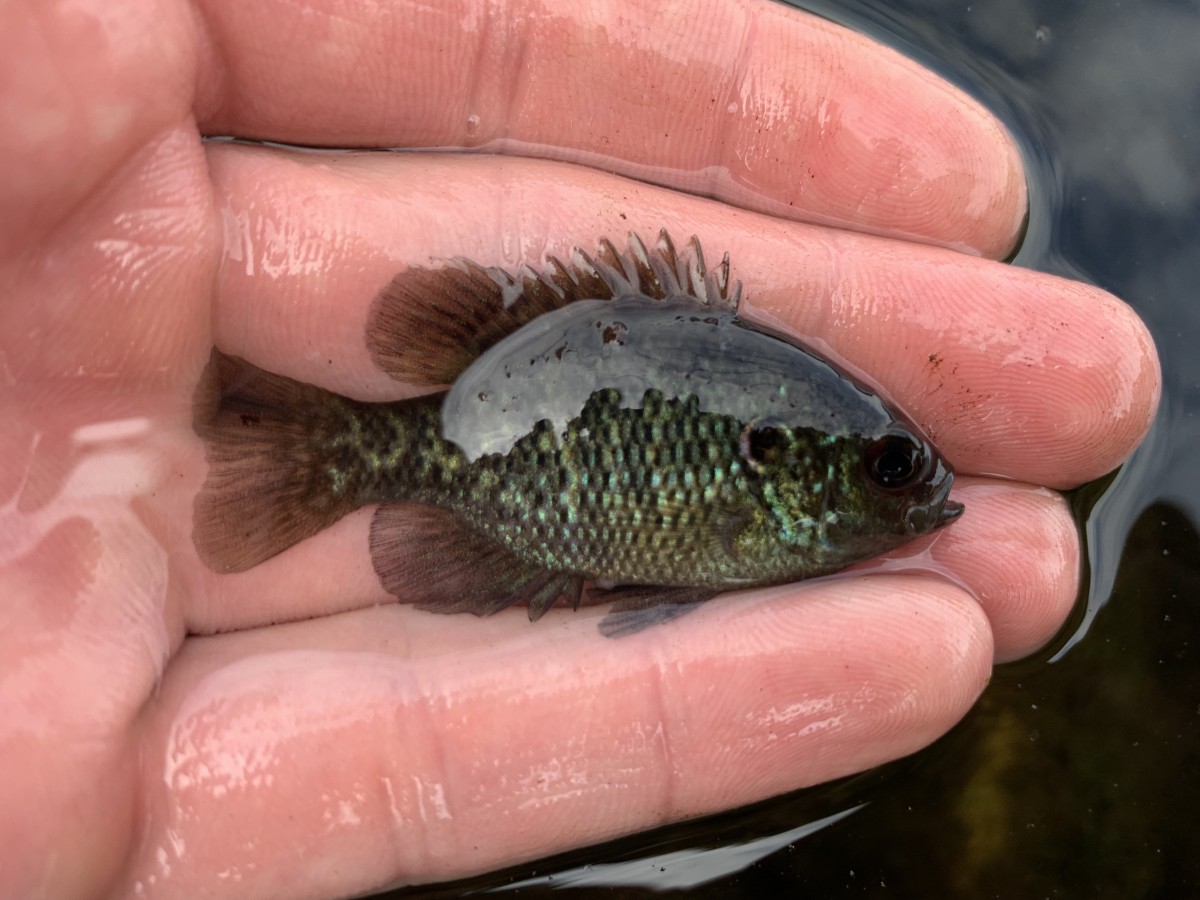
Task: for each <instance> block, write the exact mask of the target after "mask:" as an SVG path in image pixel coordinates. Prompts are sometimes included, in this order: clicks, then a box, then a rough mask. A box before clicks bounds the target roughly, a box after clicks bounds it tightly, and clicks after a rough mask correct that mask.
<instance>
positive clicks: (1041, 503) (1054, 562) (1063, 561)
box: [851, 478, 1081, 663]
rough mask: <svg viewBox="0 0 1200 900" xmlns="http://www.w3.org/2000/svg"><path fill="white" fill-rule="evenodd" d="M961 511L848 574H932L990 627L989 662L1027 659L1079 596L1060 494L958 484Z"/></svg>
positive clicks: (1071, 525) (1073, 541) (1074, 537)
mask: <svg viewBox="0 0 1200 900" xmlns="http://www.w3.org/2000/svg"><path fill="white" fill-rule="evenodd" d="M954 499H955V500H957V501H959V502H961V503H962V504H963V505H964V506H965V507H966V512H965V513H964V515H963V516H962V518H961V519H959V520H958V521H956V522H955V523H954V527H953V528H947V529H944V530H942V531H939V532H937V534H935V535H934V536H932V538H930V539H927V540H922V541H917V542H915V543H913V544H909V545H907V546H906V547H902V548H900V549H899V550H897V551H893V552H892V553H889V554H887V555H886V556H885V557H884V558H882V559H880V560H873V561H870V562H866V563H863V564H861V565H859V566H855V567H854V568H853V569H852V570H851V572H853V573H856V574H869V573H873V572H880V571H888V572H893V571H910V570H912V569H915V570H916V571H923V572H937V573H940V574H941V575H942V576H943V577H945V578H947V579H948V580H950V581H952V582H953V583H955V584H958V585H960V586H961V587H963V588H964V589H966V590H967V591H968V593H970V594H971V595H972V596H973V597H975V599H976V600H977V601H978V602H979V604H980V606H981V607H982V609H983V611H984V613H985V614H986V615H987V617H988V622H990V623H991V628H992V636H993V640H994V643H995V655H996V662H998V663H1001V662H1008V661H1010V660H1014V659H1020V658H1021V657H1024V656H1028V655H1029V654H1030V653H1033V652H1034V651H1035V650H1037V649H1039V648H1040V647H1042V646H1044V645H1045V644H1046V642H1047V641H1049V640H1050V639H1051V638H1052V637H1053V636H1054V634H1055V632H1057V631H1058V630H1059V629H1060V628H1062V626H1063V623H1064V622H1065V621H1066V619H1067V616H1068V615H1069V614H1070V612H1071V609H1072V607H1073V606H1074V605H1075V602H1076V600H1077V599H1078V596H1079V573H1080V562H1081V558H1080V539H1079V529H1078V527H1077V526H1076V524H1075V521H1074V519H1073V518H1072V517H1071V511H1070V509H1069V507H1068V506H1067V502H1066V500H1065V499H1064V498H1063V497H1062V495H1061V494H1056V493H1055V492H1053V491H1050V490H1047V489H1045V488H1039V487H1033V486H1031V485H1022V484H1016V483H1014V482H1001V481H993V480H987V479H979V478H960V479H958V480H956V481H955V484H954Z"/></svg>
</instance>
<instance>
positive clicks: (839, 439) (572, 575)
mask: <svg viewBox="0 0 1200 900" xmlns="http://www.w3.org/2000/svg"><path fill="white" fill-rule="evenodd" d="M740 296H741V284H740V282H735V281H731V280H730V275H729V257H728V254H726V256H725V258H724V260H723V261H722V262H721V264H720V265H719V266H717V267H715V268H714V269H712V270H711V271H710V270H709V269H707V268H706V266H705V263H704V257H703V253H702V251H701V248H700V244H699V242H698V241H697V239H696V238H695V237H693V238H692V239H691V241H690V242H689V243H688V245H687V247H686V249H685V252H684V253H683V254H678V253H677V252H676V250H675V247H674V245H673V244H672V241H671V239H670V237H669V236H668V234H667V233H666V232H665V231H663V232H662V233H661V234H660V235H659V240H658V242H657V244H656V245H655V247H654V249H653V250H652V251H651V250H647V249H646V247H645V245H644V244H643V243H642V241H641V240H640V239H639V238H638V237H637V236H636V235H630V237H629V241H628V249H627V251H625V252H620V251H618V250H617V249H616V247H614V246H613V244H611V243H610V242H609V241H607V240H602V241H601V242H600V246H599V251H598V252H597V254H596V257H595V258H594V259H593V258H592V257H591V256H589V255H588V254H587V253H585V252H583V251H582V250H579V249H576V250H574V251H573V252H572V254H571V256H570V258H569V261H568V262H567V263H566V264H563V263H561V262H559V261H558V260H557V259H555V258H553V257H551V258H549V259H547V261H546V264H545V266H544V267H543V269H542V270H541V271H540V272H539V271H535V270H533V269H531V268H529V267H527V266H526V267H522V268H521V270H520V271H518V272H517V273H516V274H515V275H510V274H509V273H507V272H505V271H503V270H501V269H496V268H484V267H482V266H479V265H477V264H475V263H473V262H471V261H469V260H466V259H462V258H457V259H454V260H451V261H449V262H448V263H445V264H442V265H438V266H435V267H432V268H420V267H415V268H410V269H408V270H406V271H404V272H401V273H400V274H399V275H397V276H396V277H395V278H394V279H393V280H392V282H391V283H390V284H388V285H387V287H385V288H384V290H383V291H382V292H381V293H380V294H379V296H378V297H377V298H376V299H375V301H374V303H373V305H372V307H371V310H370V315H369V319H368V327H367V333H366V343H367V347H368V349H369V351H370V354H371V357H372V359H373V360H374V362H375V363H376V365H378V366H379V367H380V368H381V369H382V370H383V371H385V372H387V373H388V374H389V375H391V376H393V377H395V378H396V379H398V380H400V381H403V382H406V383H409V384H418V385H428V386H438V387H440V388H443V390H441V391H439V392H437V393H431V394H428V395H426V396H422V397H418V398H415V399H409V400H401V401H398V402H393V403H366V402H362V401H359V400H353V399H350V398H348V397H343V396H339V395H336V394H333V393H331V392H329V391H325V390H323V389H321V388H318V387H314V386H312V385H308V384H303V383H301V382H298V381H294V380H292V379H289V378H286V377H284V376H281V375H276V374H272V373H270V372H266V371H263V370H262V369H259V368H256V367H255V366H253V365H251V364H250V363H248V362H245V361H244V360H241V359H237V358H235V357H232V356H227V355H225V354H223V353H221V352H220V351H219V350H217V349H216V348H214V349H213V352H212V357H211V359H210V361H209V364H208V366H207V368H206V369H205V371H204V374H203V376H202V378H201V382H200V385H199V387H198V388H197V391H196V398H195V419H194V426H195V430H196V433H197V434H198V435H199V436H200V437H201V438H203V440H204V442H205V445H206V451H207V458H208V463H209V472H208V478H207V480H206V481H205V484H204V486H203V488H202V490H201V492H200V494H199V495H198V496H197V498H196V501H195V522H194V531H193V540H194V543H195V546H196V550H197V552H198V554H199V556H200V559H201V560H203V562H204V563H205V564H206V565H208V566H209V567H210V568H211V569H213V570H215V571H217V572H242V571H245V570H246V569H249V568H251V567H253V566H255V565H258V564H259V563H261V562H263V561H264V560H266V559H269V558H270V557H272V556H275V555H276V554H278V553H281V552H283V551H284V550H286V549H287V548H289V547H291V546H292V545H294V544H296V543H297V542H299V541H302V540H304V539H305V538H307V537H310V536H311V535H313V534H316V533H317V532H318V531H321V530H322V529H323V528H326V527H328V526H329V525H331V524H332V523H333V522H335V521H337V520H338V519H339V518H340V517H342V516H344V515H345V514H347V513H349V512H351V511H352V510H355V509H357V508H359V507H362V506H368V505H376V504H378V509H377V510H376V512H375V514H374V519H373V520H372V524H371V533H370V552H371V559H372V563H373V565H374V568H375V571H376V573H377V574H378V576H379V579H380V582H381V583H382V585H383V587H384V588H385V589H386V590H387V591H388V592H390V593H391V594H393V595H395V596H396V597H398V598H399V599H400V600H402V601H406V602H411V603H414V604H416V606H418V607H419V608H421V609H427V610H433V611H435V612H443V613H454V612H471V613H475V614H476V615H488V614H491V613H494V612H497V611H498V610H502V609H504V608H506V607H508V606H510V605H512V604H516V603H523V604H525V605H526V606H527V608H528V612H529V618H530V619H531V620H535V619H537V618H539V617H540V616H541V615H542V614H543V613H545V612H546V610H548V609H550V608H551V607H552V606H554V605H556V604H557V603H560V602H564V601H565V602H566V603H567V604H569V605H571V606H572V607H575V608H578V606H579V605H580V603H581V602H588V603H598V602H606V601H612V602H613V607H612V610H611V612H610V614H609V615H608V617H607V618H605V619H604V620H603V622H602V623H601V631H602V632H603V633H605V634H608V635H611V636H615V635H619V634H625V633H629V632H632V631H636V630H639V629H640V628H643V627H645V626H647V625H650V624H653V623H655V622H661V621H665V620H667V619H670V618H673V617H674V616H676V615H679V614H680V613H682V612H685V611H687V610H689V609H691V608H693V607H694V606H695V605H696V604H698V603H700V602H702V601H704V600H707V599H709V598H711V597H712V596H714V595H716V594H717V593H720V592H721V591H726V590H735V589H739V588H746V587H751V586H754V585H768V584H779V583H783V582H789V581H796V580H799V579H802V578H810V577H814V576H818V575H825V574H828V573H831V572H836V571H838V570H840V569H843V568H845V567H846V566H848V565H850V564H851V563H854V562H856V561H859V560H862V559H865V558H868V557H870V556H874V555H876V554H878V553H880V552H882V551H884V550H887V549H889V548H891V547H895V546H897V545H898V544H902V543H904V542H905V541H909V540H911V539H913V538H915V537H918V536H920V535H923V534H926V533H928V532H930V531H933V530H934V529H936V528H940V527H942V526H943V525H945V524H947V523H948V522H951V521H953V520H954V519H955V518H957V517H958V516H959V515H960V514H961V513H962V509H963V508H962V506H961V505H960V504H958V503H954V502H952V501H949V500H948V499H947V496H948V495H949V493H950V486H951V483H952V481H953V472H952V471H951V469H950V467H949V465H948V464H947V463H946V461H945V460H944V459H943V458H942V457H941V455H940V454H939V453H938V451H937V450H936V449H935V448H934V447H933V445H932V444H931V443H930V441H929V440H928V439H927V438H926V437H925V436H924V435H923V434H922V433H921V431H920V430H919V429H918V428H917V427H916V426H915V425H914V424H913V423H912V422H911V421H909V420H908V419H907V418H906V417H905V416H904V415H903V414H902V413H900V412H899V411H898V410H896V409H893V408H892V407H890V406H889V405H888V404H887V403H885V402H884V401H883V400H882V399H881V398H880V397H879V396H877V395H876V394H875V393H873V392H872V391H871V390H869V389H868V388H867V387H865V386H863V385H862V384H859V383H857V382H856V381H855V380H854V379H853V378H851V377H850V376H849V375H848V374H846V373H845V372H843V371H841V370H840V369H839V368H838V367H836V366H835V365H834V364H832V363H831V362H829V361H828V360H826V359H824V358H822V357H821V356H819V355H818V354H816V353H814V352H813V351H812V350H810V349H807V348H805V347H802V346H799V345H798V344H796V343H795V342H793V341H791V340H788V339H785V338H783V337H781V336H779V335H776V334H773V333H771V332H769V331H767V330H764V329H762V328H760V327H757V326H754V325H751V324H749V323H747V322H745V321H744V320H742V319H741V318H740V317H739V315H738V302H739V298H740ZM446 385H450V388H449V390H445V389H444V388H445V386H446ZM585 587H586V590H585Z"/></svg>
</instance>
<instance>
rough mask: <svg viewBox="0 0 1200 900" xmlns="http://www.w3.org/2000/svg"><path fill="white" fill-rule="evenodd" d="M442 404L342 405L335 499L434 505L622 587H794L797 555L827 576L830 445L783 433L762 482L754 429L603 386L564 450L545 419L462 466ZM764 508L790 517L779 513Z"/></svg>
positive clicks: (331, 470)
mask: <svg viewBox="0 0 1200 900" xmlns="http://www.w3.org/2000/svg"><path fill="white" fill-rule="evenodd" d="M440 404H441V397H440V396H435V397H434V398H431V399H423V400H420V401H413V402H410V403H407V404H400V405H395V406H371V405H367V404H361V405H359V404H354V405H351V404H344V405H343V406H342V410H343V414H344V419H343V427H342V429H341V430H339V431H338V433H337V434H336V435H335V436H334V437H332V439H331V440H330V441H329V444H328V453H329V456H330V458H331V462H330V463H329V465H328V466H327V468H326V474H327V476H328V479H329V490H330V492H331V493H333V494H335V495H339V496H348V497H350V498H352V502H353V504H354V505H355V506H362V505H367V504H371V503H389V502H396V501H398V500H415V501H419V502H422V503H429V504H433V505H436V506H438V507H441V508H444V509H448V510H452V511H454V512H455V513H458V514H460V515H464V516H469V517H470V520H471V522H472V524H473V526H474V527H476V528H477V529H479V530H481V531H483V532H484V533H486V534H487V535H489V536H490V537H493V538H495V539H496V540H498V541H500V542H502V543H503V544H504V545H505V546H506V547H508V548H509V549H510V550H512V551H513V552H514V553H517V554H519V555H520V556H521V557H522V558H523V559H525V560H527V561H528V562H530V563H532V564H535V565H537V566H540V567H544V568H547V569H551V570H559V571H564V570H565V571H574V572H584V573H588V574H589V575H596V576H600V577H604V578H607V579H611V580H614V581H618V582H626V581H628V582H634V583H641V584H663V585H679V586H682V585H697V584H702V585H708V586H712V587H727V586H729V585H731V584H736V583H739V582H745V583H753V582H756V581H761V580H764V579H772V578H775V577H778V576H780V575H788V576H791V577H795V573H796V571H797V560H796V557H795V555H794V554H795V551H797V550H804V551H806V553H807V554H808V558H809V562H808V563H807V564H806V566H805V571H806V573H812V572H815V571H817V570H819V569H820V568H821V567H822V566H823V565H828V563H827V561H826V560H827V555H826V554H825V553H822V551H821V542H822V541H823V540H824V539H825V535H826V531H827V526H828V525H829V524H831V520H832V519H833V518H834V514H833V513H831V512H830V511H829V510H828V509H827V508H823V507H827V506H828V499H827V498H828V497H829V496H830V493H829V490H830V489H832V484H833V482H834V481H835V480H836V479H837V478H838V477H839V472H840V471H841V470H842V469H844V468H845V466H839V464H838V457H837V455H836V450H835V447H834V445H835V444H836V443H837V441H836V439H835V438H833V437H831V436H829V435H800V434H796V435H790V441H791V454H790V459H789V460H788V464H787V466H782V465H777V466H775V467H774V469H775V471H774V472H771V471H768V472H767V473H765V475H766V476H767V477H764V474H763V473H756V472H754V471H753V470H752V469H751V468H750V466H749V464H748V462H747V460H746V458H745V456H744V455H743V449H742V446H741V444H742V440H741V439H742V435H743V432H744V431H745V429H746V425H747V423H743V422H739V421H737V420H735V419H733V418H732V417H730V416H719V415H712V414H706V413H702V412H700V411H699V409H698V407H697V403H696V401H695V398H692V400H691V402H684V401H678V400H669V401H668V400H664V398H663V395H662V393H661V392H660V391H647V392H646V394H645V395H644V396H643V397H642V398H641V400H640V404H639V406H638V407H635V408H629V407H625V406H623V405H622V400H621V397H620V394H619V393H618V392H617V391H615V390H601V391H597V392H596V393H595V394H594V395H593V397H592V398H591V399H590V400H589V402H588V403H587V404H586V405H585V407H584V409H583V411H582V414H581V415H580V416H579V417H578V418H577V419H575V420H573V421H572V422H571V423H570V424H569V426H568V427H567V429H566V432H565V434H564V435H563V437H562V439H561V440H560V439H559V436H558V435H557V434H556V433H555V431H554V429H553V428H552V427H551V426H550V424H549V422H547V421H542V422H541V423H539V424H538V425H537V426H536V427H535V428H534V430H533V431H532V432H531V433H530V434H528V435H527V436H525V437H524V438H521V439H520V440H519V441H518V442H517V443H516V444H515V446H514V447H513V448H512V450H511V451H510V452H509V453H508V454H505V455H501V454H489V455H487V456H483V457H480V458H479V459H478V460H476V461H475V462H468V461H467V460H466V458H465V457H464V455H463V453H462V452H461V450H459V448H458V447H457V446H456V445H454V444H452V443H450V442H448V441H445V440H443V439H442V438H441V437H440V414H439V410H440ZM770 475H774V476H775V477H774V478H771V477H769V476H770ZM760 500H761V501H765V503H764V502H760ZM772 504H774V505H778V506H782V507H784V508H787V509H788V510H789V513H788V514H787V515H784V516H781V517H778V518H777V517H775V516H773V515H772V514H771V507H772ZM831 549H832V548H831Z"/></svg>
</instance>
